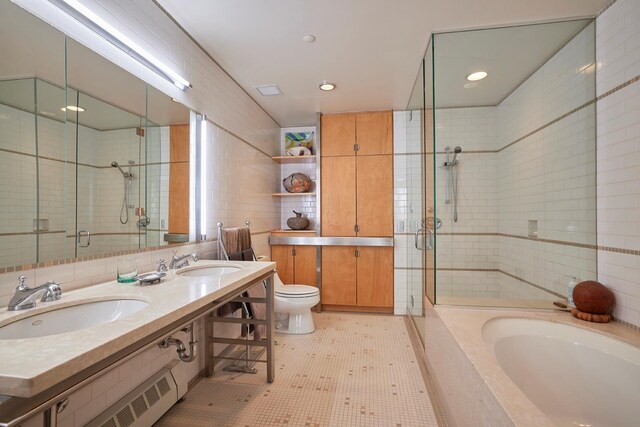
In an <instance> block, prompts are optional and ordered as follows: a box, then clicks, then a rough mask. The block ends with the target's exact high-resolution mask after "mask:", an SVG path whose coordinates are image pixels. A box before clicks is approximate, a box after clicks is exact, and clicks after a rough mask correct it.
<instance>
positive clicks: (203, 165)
mask: <svg viewBox="0 0 640 427" xmlns="http://www.w3.org/2000/svg"><path fill="white" fill-rule="evenodd" d="M200 233H201V234H205V235H206V234H207V116H205V115H203V116H202V121H201V122H200Z"/></svg>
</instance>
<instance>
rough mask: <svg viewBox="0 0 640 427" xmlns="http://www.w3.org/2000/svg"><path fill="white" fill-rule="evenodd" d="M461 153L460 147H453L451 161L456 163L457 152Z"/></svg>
mask: <svg viewBox="0 0 640 427" xmlns="http://www.w3.org/2000/svg"><path fill="white" fill-rule="evenodd" d="M460 153H462V147H460V146H459V145H458V146H457V147H456V148H454V149H453V160H451V163H453V164H455V163H456V157H458V154H460Z"/></svg>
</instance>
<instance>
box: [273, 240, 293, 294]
mask: <svg viewBox="0 0 640 427" xmlns="http://www.w3.org/2000/svg"><path fill="white" fill-rule="evenodd" d="M292 250H293V246H285V245H275V246H271V261H273V262H275V263H276V269H277V270H278V276H280V280H282V283H284V284H285V285H291V284H293V283H294V282H293V279H294V277H293V253H292V252H291V251H292Z"/></svg>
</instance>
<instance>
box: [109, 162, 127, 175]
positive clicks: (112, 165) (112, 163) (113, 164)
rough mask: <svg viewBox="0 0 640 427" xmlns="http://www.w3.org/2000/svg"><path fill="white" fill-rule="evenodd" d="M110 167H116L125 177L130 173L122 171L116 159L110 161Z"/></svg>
mask: <svg viewBox="0 0 640 427" xmlns="http://www.w3.org/2000/svg"><path fill="white" fill-rule="evenodd" d="M111 167H114V168H118V170H119V171H120V173H121V174H122V176H124V177H125V178H127V177H128V176H129V175H130V174H128V173H126V172H125V171H123V170H122V168H121V167H120V165H119V164H118V162H116V161H113V162H111Z"/></svg>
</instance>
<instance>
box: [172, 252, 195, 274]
mask: <svg viewBox="0 0 640 427" xmlns="http://www.w3.org/2000/svg"><path fill="white" fill-rule="evenodd" d="M188 258H191V259H193V262H197V261H198V259H199V258H198V255H196V254H186V255H180V256H178V251H173V258H172V259H171V262H170V263H169V269H171V270H177V269H179V268H182V267H186V266H188V265H189V259H188Z"/></svg>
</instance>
